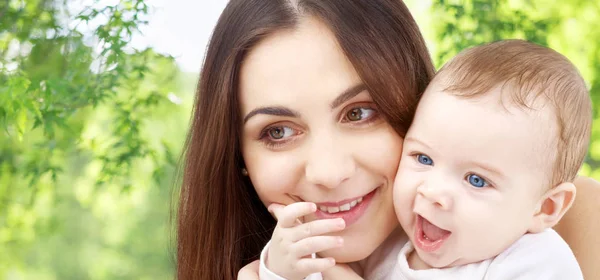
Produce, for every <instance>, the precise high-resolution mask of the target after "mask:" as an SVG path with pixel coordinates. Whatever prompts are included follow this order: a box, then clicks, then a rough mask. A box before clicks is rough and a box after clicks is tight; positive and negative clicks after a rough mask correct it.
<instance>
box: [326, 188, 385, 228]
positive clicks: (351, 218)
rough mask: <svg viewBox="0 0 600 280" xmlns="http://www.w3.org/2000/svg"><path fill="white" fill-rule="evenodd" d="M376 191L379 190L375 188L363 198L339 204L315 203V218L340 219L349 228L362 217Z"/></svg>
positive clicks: (347, 200)
mask: <svg viewBox="0 0 600 280" xmlns="http://www.w3.org/2000/svg"><path fill="white" fill-rule="evenodd" d="M377 190H379V188H376V189H375V190H373V191H371V192H370V193H368V194H366V195H365V196H362V197H357V198H351V199H346V200H342V201H339V202H326V203H317V207H318V210H317V211H316V212H315V216H316V217H317V218H318V219H336V218H342V219H344V222H345V223H346V227H349V226H350V225H352V224H353V223H355V222H356V221H358V219H360V217H362V215H363V214H364V213H365V211H366V210H367V208H368V207H369V204H370V202H371V199H372V198H373V196H374V195H375V194H376V193H377Z"/></svg>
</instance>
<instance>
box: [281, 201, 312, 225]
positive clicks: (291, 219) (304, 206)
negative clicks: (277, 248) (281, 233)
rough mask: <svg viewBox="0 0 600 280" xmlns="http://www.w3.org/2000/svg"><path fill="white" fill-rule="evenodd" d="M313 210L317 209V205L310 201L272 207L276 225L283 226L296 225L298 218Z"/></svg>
mask: <svg viewBox="0 0 600 280" xmlns="http://www.w3.org/2000/svg"><path fill="white" fill-rule="evenodd" d="M315 211H317V205H315V204H314V203H312V202H296V203H292V204H290V205H288V206H286V207H285V208H283V209H281V208H278V207H274V208H273V213H274V214H275V218H276V219H277V221H278V225H279V226H280V227H284V228H288V227H293V226H296V225H297V221H298V219H299V218H301V217H302V216H306V215H308V214H311V213H314V212H315Z"/></svg>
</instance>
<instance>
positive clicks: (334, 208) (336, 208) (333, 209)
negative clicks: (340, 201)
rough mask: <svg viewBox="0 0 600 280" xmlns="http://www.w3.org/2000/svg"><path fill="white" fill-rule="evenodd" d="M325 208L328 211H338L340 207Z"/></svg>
mask: <svg viewBox="0 0 600 280" xmlns="http://www.w3.org/2000/svg"><path fill="white" fill-rule="evenodd" d="M327 210H329V213H337V212H340V208H339V207H327Z"/></svg>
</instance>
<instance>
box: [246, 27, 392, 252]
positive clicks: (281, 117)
mask: <svg viewBox="0 0 600 280" xmlns="http://www.w3.org/2000/svg"><path fill="white" fill-rule="evenodd" d="M240 75H241V76H240V87H239V92H240V102H241V104H240V105H241V113H242V117H243V118H244V121H243V132H242V151H243V156H244V161H245V164H246V167H247V169H248V172H249V176H250V179H251V180H252V183H253V185H254V187H255V189H256V191H257V193H258V195H259V196H260V199H261V200H262V202H263V203H264V204H265V205H266V206H268V205H269V204H271V203H280V204H284V205H288V204H291V203H294V202H300V201H308V202H314V203H316V204H317V207H318V208H319V210H317V212H316V213H315V214H313V215H310V216H307V217H305V218H304V222H309V221H313V220H317V219H326V218H337V217H341V218H343V219H345V221H346V229H345V230H344V231H343V232H338V233H335V235H341V236H342V237H343V238H344V244H345V245H344V247H342V248H339V249H334V250H329V251H326V252H323V253H322V254H321V255H323V256H332V257H334V258H335V259H336V260H338V261H340V262H352V261H357V260H361V259H363V258H365V257H367V256H368V255H370V254H371V252H372V251H373V250H374V249H375V248H377V247H378V246H379V245H380V244H381V243H382V242H383V241H384V239H385V238H386V237H387V236H388V235H389V234H390V233H391V231H392V230H393V229H395V228H396V227H397V225H398V221H397V219H396V216H395V214H394V208H393V205H392V185H393V180H394V176H395V174H396V170H397V168H398V163H399V159H400V155H401V150H402V138H401V137H400V136H399V135H398V134H396V133H395V131H394V130H393V129H392V127H390V125H389V124H387V123H386V122H385V121H384V120H383V118H382V116H380V115H379V113H378V110H377V107H376V106H375V104H374V102H373V100H372V99H371V96H370V95H369V92H368V91H366V90H365V89H364V86H363V85H362V82H361V79H360V78H359V76H358V74H357V73H356V71H355V69H354V68H353V66H352V65H351V64H350V62H349V61H348V60H347V58H346V57H345V56H344V54H343V53H342V51H341V49H340V47H339V46H338V44H337V41H336V40H335V38H334V35H333V34H332V33H331V32H330V31H329V29H328V28H327V27H326V26H325V25H323V24H322V23H320V22H318V21H316V20H313V19H304V20H302V23H301V24H300V25H299V26H298V28H296V29H294V30H289V31H282V32H279V33H276V34H273V35H271V36H269V37H267V38H264V39H263V40H262V41H261V42H260V43H259V44H258V45H257V46H255V47H254V48H253V49H252V50H251V51H250V53H249V54H248V55H247V57H246V59H245V61H244V63H243V65H242V68H241V74H240Z"/></svg>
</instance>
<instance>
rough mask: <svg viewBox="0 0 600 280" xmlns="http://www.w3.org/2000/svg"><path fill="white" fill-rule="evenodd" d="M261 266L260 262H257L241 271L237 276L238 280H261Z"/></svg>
mask: <svg viewBox="0 0 600 280" xmlns="http://www.w3.org/2000/svg"><path fill="white" fill-rule="evenodd" d="M259 265H260V261H259V260H255V261H253V262H251V263H249V264H247V265H245V266H244V267H242V269H240V271H239V272H238V275H237V280H259V278H258V267H259Z"/></svg>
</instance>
